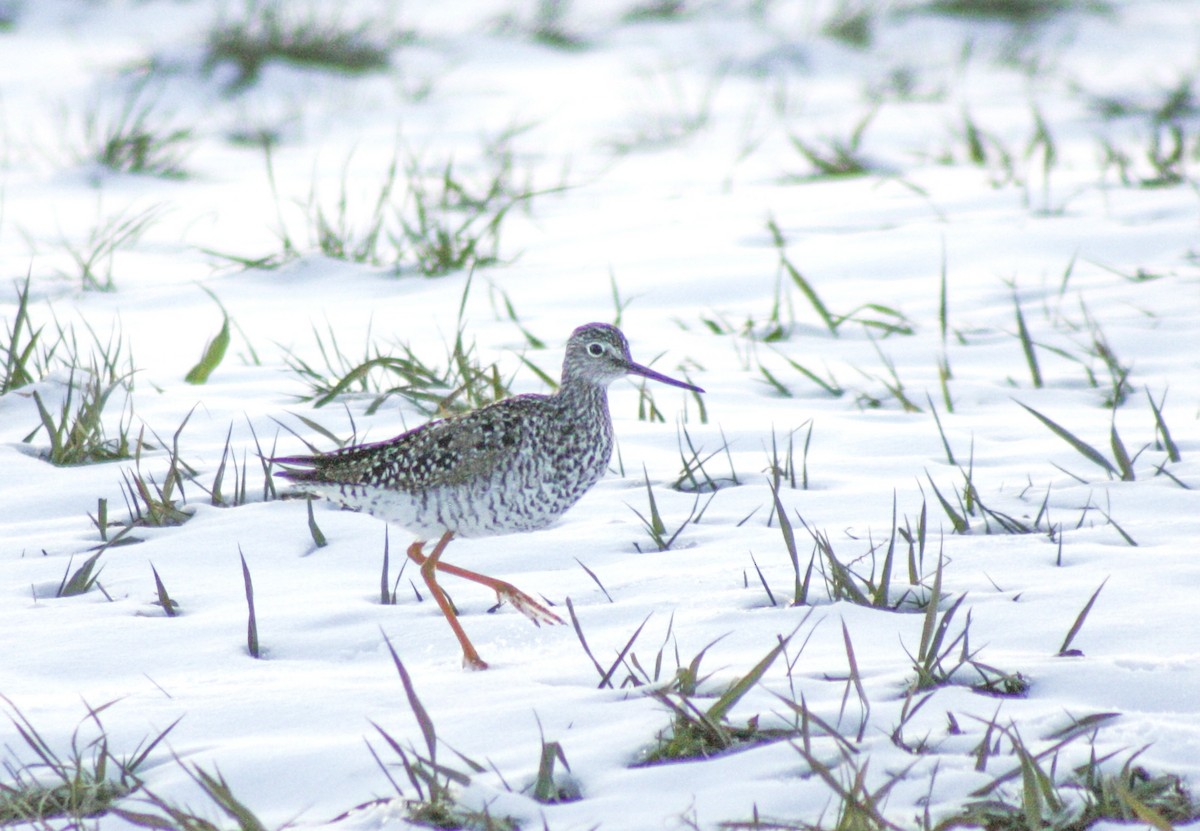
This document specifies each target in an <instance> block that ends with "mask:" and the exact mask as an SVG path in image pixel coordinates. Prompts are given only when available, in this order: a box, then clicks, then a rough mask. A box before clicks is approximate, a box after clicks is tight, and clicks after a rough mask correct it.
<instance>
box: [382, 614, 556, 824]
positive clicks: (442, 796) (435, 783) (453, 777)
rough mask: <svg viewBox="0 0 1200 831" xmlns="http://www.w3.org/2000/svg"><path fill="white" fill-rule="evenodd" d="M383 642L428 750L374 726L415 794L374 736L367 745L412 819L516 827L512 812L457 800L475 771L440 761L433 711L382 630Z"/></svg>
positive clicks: (477, 767) (470, 763) (472, 766)
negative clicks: (494, 812) (500, 813)
mask: <svg viewBox="0 0 1200 831" xmlns="http://www.w3.org/2000/svg"><path fill="white" fill-rule="evenodd" d="M384 642H385V643H386V644H387V648H388V652H390V653H391V656H392V663H393V664H394V665H395V667H396V672H397V673H398V674H399V675H400V681H401V683H402V684H403V685H404V694H405V697H406V698H407V699H408V704H409V707H410V708H411V709H412V712H413V716H414V717H415V718H416V720H417V726H418V727H419V728H420V730H421V736H422V739H423V741H424V744H425V750H424V752H422V751H419V750H417V749H416V748H415V747H413V746H412V745H411V744H410V745H409V746H408V747H407V748H406V747H404V746H403V745H401V744H400V742H399V741H398V740H397V739H396V738H394V737H393V736H392V735H391V734H390V733H388V732H387V731H386V730H384V729H383V728H382V727H380V726H379V725H378V724H376V723H375V722H371V726H373V727H374V728H375V730H376V732H377V733H378V734H379V736H380V737H381V738H382V739H383V741H384V743H385V744H386V745H387V746H388V747H389V748H390V749H391V750H392V751H393V752H394V753H395V754H396V755H397V756H398V757H399V758H400V766H401V767H402V768H403V770H404V774H405V776H406V777H407V779H408V783H409V785H410V786H411V787H412V789H413V791H414V792H415V797H413V798H406V797H405V796H404V790H403V789H402V788H401V786H400V784H399V783H398V782H397V781H396V779H395V778H394V777H393V776H392V774H391V771H390V770H389V767H394V766H395V765H394V764H393V765H390V766H389V765H386V764H384V762H383V760H382V759H381V758H380V757H379V754H378V753H377V752H376V750H375V748H374V746H373V745H371V743H370V742H368V743H367V747H368V749H369V750H370V752H371V755H372V757H373V758H374V759H375V763H376V764H377V765H378V766H379V769H380V770H382V771H383V773H384V775H385V776H386V777H387V779H388V782H390V783H391V785H392V788H393V789H394V790H395V791H396V795H397V796H398V797H400V798H402V799H403V800H404V802H403V806H404V810H405V812H406V814H407V815H408V819H409V821H410V822H412V823H413V824H415V825H421V826H428V827H431V828H460V829H468V830H469V831H516V828H517V824H516V822H515V821H514V820H512V819H510V818H508V817H499V818H498V817H493V816H491V814H490V813H488V811H487V809H486V808H485V809H484V810H482V811H478V810H474V809H471V808H467V807H465V806H463V805H461V804H460V803H459V802H458V799H457V795H456V786H457V787H460V788H466V787H468V786H469V785H470V784H471V775H470V774H467V773H463V772H461V771H459V770H456V769H454V768H452V767H450V766H448V765H446V764H445V763H443V762H440V761H438V745H439V740H438V737H437V730H436V729H435V727H434V724H433V719H432V718H430V716H429V711H428V710H426V709H425V705H424V704H422V703H421V699H420V698H419V697H418V696H417V691H416V688H415V686H414V685H413V682H412V678H411V677H410V676H409V674H408V670H407V669H406V668H405V666H404V663H403V662H402V661H401V660H400V656H399V655H397V654H396V649H395V647H394V646H393V645H392V642H391V641H390V640H389V639H388V638H387V636H384ZM456 755H457V756H458V757H459V759H461V760H462V761H463V762H464V763H465V764H466V765H467V766H468V767H469V768H470V770H471V772H472V773H473V774H475V773H482V772H484V771H485V770H486V768H484V767H483V766H482V765H480V764H479V763H477V762H474V761H472V760H471V759H468V758H467V757H466V756H463V755H462V754H461V753H457V754H456ZM564 763H565V759H564Z"/></svg>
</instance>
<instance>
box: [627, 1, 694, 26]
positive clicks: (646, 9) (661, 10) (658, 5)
mask: <svg viewBox="0 0 1200 831" xmlns="http://www.w3.org/2000/svg"><path fill="white" fill-rule="evenodd" d="M686 13H687V3H685V2H684V0H646V2H643V3H639V4H638V5H635V6H633V7H631V8H629V9H628V10H626V11H625V13H624V14H622V15H621V19H622V20H623V21H625V22H626V23H641V22H644V21H648V20H678V19H679V18H681V17H683V15H685V14H686Z"/></svg>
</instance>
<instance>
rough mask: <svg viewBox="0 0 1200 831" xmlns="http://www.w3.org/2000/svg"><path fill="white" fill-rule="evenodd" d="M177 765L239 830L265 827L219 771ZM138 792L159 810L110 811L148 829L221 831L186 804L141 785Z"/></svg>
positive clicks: (182, 764)
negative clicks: (149, 811) (152, 811)
mask: <svg viewBox="0 0 1200 831" xmlns="http://www.w3.org/2000/svg"><path fill="white" fill-rule="evenodd" d="M177 761H178V759H177ZM180 767H182V768H183V771H184V773H186V774H187V775H188V778H190V779H191V780H192V781H193V782H195V783H196V785H197V786H199V788H200V792H201V793H202V794H204V796H205V797H206V798H207V799H208V800H209V801H210V802H212V803H213V804H214V805H216V806H217V808H218V810H220V812H221V813H222V814H224V815H225V816H226V817H227V818H229V819H230V820H232V821H233V822H234V823H235V827H236V828H238V829H239V831H267V826H266V825H265V824H264V823H263V821H262V820H261V819H259V818H258V817H257V816H256V815H255V814H254V812H253V811H251V810H250V808H249V807H247V806H246V803H244V802H242V800H240V799H238V798H237V797H236V796H234V793H233V789H232V788H231V787H230V786H229V783H228V782H226V781H225V777H223V776H222V775H221V772H220V771H219V770H216V769H214V770H213V772H212V773H209V772H208V771H206V770H204V769H203V768H201V767H200V766H199V765H192V766H190V767H189V766H188V765H186V764H184V763H183V762H180ZM141 793H142V795H143V796H144V797H145V799H146V801H147V802H148V803H149V804H150V806H151V807H152V808H154V809H156V810H157V811H158V812H159V813H154V814H152V813H146V812H144V811H131V810H129V809H128V808H123V807H122V808H113V809H112V813H114V814H116V815H117V816H119V817H120V818H121V819H123V820H125V821H126V822H128V823H130V824H131V825H133V826H135V827H137V828H145V829H148V831H164V830H165V829H171V831H221V829H223V828H225V827H226V826H224V825H219V824H217V823H215V822H213V821H212V820H210V819H207V818H206V817H204V816H203V815H201V814H200V813H198V812H197V811H195V810H193V809H192V808H190V807H186V806H180V805H177V804H175V803H173V802H170V801H168V800H167V799H165V798H163V797H161V796H159V795H158V794H156V793H154V792H153V791H151V790H150V789H149V788H146V787H145V786H143V787H142V789H141Z"/></svg>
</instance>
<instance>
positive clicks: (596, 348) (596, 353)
mask: <svg viewBox="0 0 1200 831" xmlns="http://www.w3.org/2000/svg"><path fill="white" fill-rule="evenodd" d="M587 351H588V354H589V355H591V356H592V357H593V358H599V357H600V356H601V355H603V354H604V344H602V343H600V342H599V341H592V342H591V343H589V344H588V345H587Z"/></svg>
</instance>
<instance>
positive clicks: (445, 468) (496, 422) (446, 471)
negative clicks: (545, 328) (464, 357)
mask: <svg viewBox="0 0 1200 831" xmlns="http://www.w3.org/2000/svg"><path fill="white" fill-rule="evenodd" d="M527 398H528V397H527V396H516V397H513V398H506V399H504V400H503V401H500V402H497V403H496V404H493V405H491V406H488V407H483V408H481V409H478V410H473V411H472V412H469V413H465V414H463V415H461V416H455V417H453V418H448V419H444V420H441V421H431V422H429V423H428V424H424V425H422V426H420V427H417V428H416V429H414V430H410V431H408V432H407V433H403V434H401V435H399V436H397V437H395V438H394V439H388V440H387V441H381V442H374V443H371V444H361V445H356V446H354V447H347V448H344V449H342V450H335V451H333V452H331V453H324V454H321V455H318V456H290V457H283V458H279V459H276V460H275V461H277V462H279V463H280V464H282V465H285V466H288V467H290V468H291V469H289V470H285V471H283V472H282V473H280V475H281V476H283V477H284V478H286V479H290V480H292V481H294V482H300V483H304V482H310V483H337V484H369V485H375V486H378V487H385V488H395V489H397V490H414V489H424V488H434V487H441V486H447V485H456V484H461V483H463V482H468V481H471V480H472V479H475V478H479V477H481V476H484V475H485V474H486V473H487V472H489V471H491V470H493V469H495V468H496V467H498V466H500V465H503V464H505V463H506V459H510V458H515V457H516V456H518V455H519V453H520V452H521V448H522V447H523V446H524V445H525V444H526V443H527V442H528V437H529V431H528V429H527V426H526V425H527V419H528V413H529V411H530V404H531V403H532V402H530V401H528V400H526V399H527Z"/></svg>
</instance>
